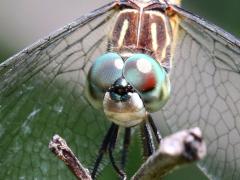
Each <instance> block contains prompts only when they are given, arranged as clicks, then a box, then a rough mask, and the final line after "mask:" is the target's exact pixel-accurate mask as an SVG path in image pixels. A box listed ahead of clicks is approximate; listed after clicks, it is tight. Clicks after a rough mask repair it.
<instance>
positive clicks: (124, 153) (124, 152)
mask: <svg viewBox="0 0 240 180" xmlns="http://www.w3.org/2000/svg"><path fill="white" fill-rule="evenodd" d="M130 140H131V128H126V129H125V134H124V141H123V150H122V158H121V168H122V169H123V170H124V168H125V164H126V159H127V153H128V147H129V144H130Z"/></svg>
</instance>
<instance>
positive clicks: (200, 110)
mask: <svg viewBox="0 0 240 180" xmlns="http://www.w3.org/2000/svg"><path fill="white" fill-rule="evenodd" d="M175 10H176V11H177V13H178V15H179V16H180V18H181V23H180V30H179V33H178V36H179V37H178V44H177V48H176V50H175V54H174V60H173V63H174V65H173V66H174V67H173V69H172V71H171V85H172V96H171V98H170V101H169V102H168V103H167V105H166V106H164V108H163V111H161V112H159V113H157V114H155V117H156V118H157V119H159V120H160V121H163V122H167V125H168V128H169V129H170V130H171V132H174V131H177V130H180V129H185V128H189V127H195V126H199V127H201V129H202V131H203V135H204V138H205V140H206V142H207V148H208V152H207V157H206V158H205V159H204V161H202V162H201V163H200V164H199V165H200V167H201V169H203V170H204V171H205V172H206V173H207V174H208V176H209V177H211V178H212V179H239V177H240V42H239V40H237V39H236V38H234V37H233V36H231V35H230V34H228V33H226V32H224V31H223V30H221V29H220V28H218V27H216V26H214V25H211V24H209V23H207V22H206V21H204V20H202V19H200V18H198V17H197V16H194V15H192V14H190V13H188V12H186V11H184V10H182V9H180V8H177V7H176V9H175Z"/></svg>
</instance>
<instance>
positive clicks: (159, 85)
mask: <svg viewBox="0 0 240 180" xmlns="http://www.w3.org/2000/svg"><path fill="white" fill-rule="evenodd" d="M123 76H124V77H125V79H126V80H127V81H128V83H129V84H131V86H133V87H134V88H135V89H136V90H137V91H138V93H139V95H140V96H141V98H142V99H143V101H144V102H145V106H147V107H149V109H148V110H150V111H154V110H156V109H159V108H160V106H161V104H162V102H163V101H164V100H165V99H166V96H168V95H169V93H170V84H169V80H168V75H167V73H166V71H165V70H164V68H163V67H162V66H161V65H160V64H159V63H158V62H157V61H156V60H155V59H153V58H152V57H150V56H148V55H145V54H135V55H133V56H132V57H130V58H128V59H127V60H126V61H125V65H124V68H123Z"/></svg>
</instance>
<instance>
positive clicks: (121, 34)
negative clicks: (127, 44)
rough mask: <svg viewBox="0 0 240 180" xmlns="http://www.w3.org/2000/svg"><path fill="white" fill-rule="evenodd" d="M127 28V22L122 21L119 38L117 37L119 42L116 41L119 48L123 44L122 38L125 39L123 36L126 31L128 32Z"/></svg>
mask: <svg viewBox="0 0 240 180" xmlns="http://www.w3.org/2000/svg"><path fill="white" fill-rule="evenodd" d="M128 26H129V21H128V20H127V19H125V20H124V21H123V26H122V29H121V33H120V37H119V40H118V47H121V46H122V44H123V41H124V37H125V35H126V33H127V30H128Z"/></svg>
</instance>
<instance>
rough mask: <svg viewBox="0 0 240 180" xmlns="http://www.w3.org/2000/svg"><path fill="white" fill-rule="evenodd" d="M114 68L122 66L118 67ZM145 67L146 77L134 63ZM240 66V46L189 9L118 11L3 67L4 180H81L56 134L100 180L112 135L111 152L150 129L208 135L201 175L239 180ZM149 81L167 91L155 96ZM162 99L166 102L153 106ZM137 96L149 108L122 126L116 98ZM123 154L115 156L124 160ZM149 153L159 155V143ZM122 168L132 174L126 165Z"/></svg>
mask: <svg viewBox="0 0 240 180" xmlns="http://www.w3.org/2000/svg"><path fill="white" fill-rule="evenodd" d="M139 14H140V15H139ZM145 15H146V17H145ZM147 17H151V18H147ZM144 19H148V21H147V24H145V23H146V22H145V23H144ZM137 22H138V23H137ZM139 22H140V23H139ZM150 24H151V25H150ZM129 28H130V29H131V33H130V32H129V31H128V29H129ZM140 31H144V33H142V34H141V33H139V32H140ZM160 35H161V36H160ZM139 37H141V38H139ZM158 37H159V38H158ZM139 57H140V58H139ZM106 58H107V59H109V58H110V59H112V60H113V61H109V64H108V61H106ZM139 59H140V60H143V61H142V63H141V61H139V62H140V69H142V71H140V70H139V67H138V66H137V65H136V63H134V62H137V61H138V60H139ZM146 59H147V60H146ZM239 60H240V41H239V40H238V39H237V38H236V37H234V36H232V35H230V34H229V33H227V32H225V31H224V30H222V29H221V28H219V27H217V26H215V25H213V24H211V23H209V22H207V21H205V20H203V19H202V18H200V17H198V16H196V15H194V14H193V13H190V12H188V11H186V10H184V9H183V8H181V7H180V1H177V0H169V1H167V0H166V1H163V0H159V1H158V0H145V1H144V0H119V1H113V2H110V3H108V4H106V5H104V6H103V7H100V8H98V9H96V10H94V11H92V12H90V13H89V14H86V15H84V16H82V17H80V18H79V19H77V20H76V21H74V22H73V23H71V24H69V25H67V26H65V27H64V28H62V29H60V30H58V31H56V32H54V33H53V34H51V35H49V36H47V37H46V38H44V39H42V40H40V41H39V42H37V43H35V44H33V45H31V46H29V47H27V48H26V49H24V50H23V51H21V52H19V53H18V54H16V55H15V56H13V57H11V58H9V59H7V60H6V61H4V62H2V63H1V64H0V80H1V81H0V82H1V83H0V86H1V88H0V102H1V106H0V122H1V123H0V132H1V133H0V135H1V136H0V143H1V150H0V157H1V161H0V162H1V163H0V166H1V169H2V170H1V171H0V177H1V178H2V179H34V178H35V179H42V178H45V179H69V178H71V177H72V175H71V173H70V172H68V171H66V170H65V168H66V167H65V166H64V165H63V164H62V163H60V162H58V160H57V159H56V158H55V157H53V156H52V154H51V153H49V150H48V147H47V145H48V142H49V140H50V139H51V137H52V136H53V135H54V134H55V133H58V134H61V135H62V136H63V137H65V138H66V139H67V141H68V143H69V144H70V146H71V148H72V149H73V150H74V152H76V153H77V156H78V157H79V158H80V159H81V162H83V163H84V165H85V166H86V167H92V175H93V176H94V177H95V175H96V176H97V172H99V171H101V170H103V169H104V167H105V166H106V165H107V164H108V160H107V159H106V158H105V159H103V160H102V161H103V162H101V163H100V160H101V159H102V156H103V154H101V153H99V152H100V151H99V148H100V146H101V145H102V144H104V143H102V142H103V139H104V136H105V135H106V132H115V133H113V134H114V136H115V137H113V136H112V137H111V138H112V139H111V138H110V141H108V144H106V146H107V147H108V148H109V147H110V146H111V145H115V144H114V141H115V140H116V136H117V133H118V132H117V131H118V130H119V131H121V130H122V134H125V135H124V137H126V138H124V139H126V141H128V140H129V139H130V137H131V134H134V133H135V132H134V131H135V129H137V126H138V125H139V123H142V122H145V121H147V122H149V125H150V128H152V129H153V131H155V130H154V129H155V127H156V128H157V130H156V131H155V134H156V137H157V138H158V141H160V139H161V138H160V137H158V130H159V129H160V131H161V132H162V131H164V128H163V127H165V128H168V129H169V130H170V131H171V132H175V131H177V130H180V129H185V128H189V127H195V126H199V127H200V128H201V129H202V131H203V135H204V137H205V139H206V142H207V147H208V154H207V157H206V158H205V160H203V161H202V162H200V163H199V165H198V166H199V167H200V169H202V170H203V171H204V172H205V173H206V175H207V176H208V177H209V178H210V179H211V178H212V179H238V178H239V177H240V171H239V169H240V167H239V166H240V165H239V156H240V154H239V152H240V151H239V149H240V143H239V142H240V141H239V139H240V137H239V136H240V135H239V130H240V122H239V120H240V101H239V95H240V85H239V83H238V82H239V80H240V74H239V73H240V61H239ZM141 64H142V66H141ZM106 67H111V68H106ZM132 67H134V68H132ZM149 68H150V69H151V71H149ZM134 69H138V70H139V71H137V72H136V71H135V70H134ZM143 71H144V72H145V71H147V72H148V74H149V73H150V74H151V75H152V76H153V78H152V79H155V80H157V82H161V83H158V84H164V85H162V86H158V85H154V86H153V87H151V86H150V88H149V85H152V84H149V83H148V82H149V80H148V81H146V80H144V78H145V79H146V78H148V76H147V77H144V75H145V74H146V73H143ZM104 73H105V74H104ZM102 74H103V75H102ZM100 75H101V76H100ZM104 75H105V76H104ZM105 77H106V78H105ZM132 77H141V79H140V80H139V79H135V78H133V79H132ZM106 79H107V81H106ZM159 79H160V80H159ZM150 80H151V79H150ZM150 82H152V81H150ZM144 83H146V84H144ZM99 85H100V86H99ZM145 85H146V86H145ZM142 86H144V87H146V89H147V90H149V91H151V93H148V94H147V92H145V91H144V89H145V88H142ZM116 87H117V88H116ZM155 87H157V89H156V88H155ZM159 87H161V88H160V90H159ZM155 90H156V91H157V94H158V95H159V92H162V94H164V95H163V96H161V97H159V98H152V95H153V94H154V93H152V92H153V91H154V92H155ZM126 92H127V93H126ZM126 94H127V95H126ZM129 94H130V95H132V94H135V95H136V97H137V100H136V101H137V102H138V103H136V104H137V105H138V106H139V104H140V105H141V108H140V110H142V111H143V113H140V118H138V120H136V116H138V115H139V114H138V113H137V114H136V113H135V114H134V118H133V119H132V121H129V119H128V118H126V115H125V113H126V110H128V108H126V110H125V111H124V113H123V114H124V118H121V117H119V116H121V114H120V115H119V114H118V110H119V108H120V107H119V106H115V105H116V104H115V103H113V104H111V100H112V99H114V98H115V99H114V100H115V101H116V100H118V101H123V102H124V101H127V100H129V98H130V97H129V96H130V95H129ZM149 98H150V99H151V100H149ZM109 99H110V100H109ZM134 100H135V99H134ZM110 105H111V106H110ZM111 107H116V108H115V109H113V110H112V109H111ZM131 107H133V106H132V104H131ZM143 114H144V115H145V116H144V115H143ZM118 115H119V116H118ZM113 116H114V117H113ZM116 116H118V117H116ZM109 120H110V121H109ZM143 124H144V123H143ZM145 125H148V124H147V123H145ZM132 126H136V127H133V128H132ZM109 127H110V130H109V131H108V129H109ZM119 127H120V128H119ZM112 129H114V130H112ZM119 133H121V132H119ZM135 134H136V133H135ZM146 135H147V133H146ZM105 137H109V136H105ZM105 139H106V138H105ZM108 140H109V139H108ZM126 141H124V142H123V144H124V145H128V142H126ZM109 143H110V144H109ZM119 144H120V143H119ZM119 144H116V147H115V149H114V150H115V151H116V156H118V157H119V154H121V152H120V151H121V149H122V146H121V145H119ZM147 145H148V146H149V147H150V148H148V151H147V152H148V153H150V154H151V151H152V150H151V143H150V145H149V144H148V143H147ZM110 150H111V149H108V151H110ZM126 151H127V150H126ZM97 157H98V158H97ZM118 157H114V158H112V159H113V160H112V162H113V161H114V160H115V159H117V158H118ZM123 157H125V156H123ZM96 158H97V160H96ZM122 161H123V163H122V164H123V166H124V163H126V162H125V161H126V159H125V158H123V160H122ZM114 163H115V162H114ZM119 167H120V166H119ZM119 167H118V166H117V168H115V170H117V169H120V170H121V168H119ZM122 169H123V168H122ZM93 172H94V173H93ZM120 175H121V172H120Z"/></svg>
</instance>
